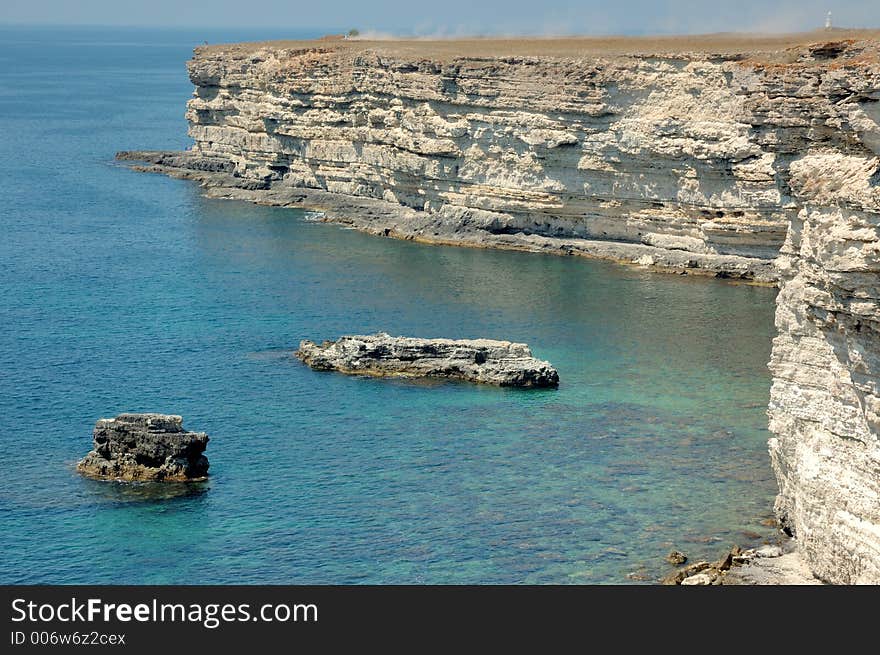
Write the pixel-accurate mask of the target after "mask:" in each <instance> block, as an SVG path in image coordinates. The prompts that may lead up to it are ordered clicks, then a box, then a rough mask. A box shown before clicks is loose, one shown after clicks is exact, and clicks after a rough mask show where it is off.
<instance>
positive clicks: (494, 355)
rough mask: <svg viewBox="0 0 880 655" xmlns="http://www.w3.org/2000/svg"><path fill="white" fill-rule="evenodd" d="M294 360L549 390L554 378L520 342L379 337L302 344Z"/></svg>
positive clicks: (361, 371) (327, 367)
mask: <svg viewBox="0 0 880 655" xmlns="http://www.w3.org/2000/svg"><path fill="white" fill-rule="evenodd" d="M296 356H297V357H298V358H299V359H301V360H302V361H303V362H304V363H306V364H308V365H309V366H310V367H312V368H313V369H316V370H320V371H339V372H342V373H349V374H355V375H370V376H375V377H414V378H445V379H454V380H465V381H469V382H477V383H480V384H492V385H497V386H501V387H555V386H557V385H558V384H559V374H558V373H557V371H556V369H555V368H553V367H552V366H551V365H550V363H549V362H545V361H542V360H539V359H536V358H535V357H533V356H532V351H531V350H529V347H528V346H527V345H526V344H524V343H511V342H510V341H495V340H492V339H460V340H452V339H418V338H413V337H392V336H391V335H388V334H385V333H380V334H374V335H369V336H345V337H342V338H340V339H339V340H337V341H325V342H323V343H322V344H316V343H314V342H312V341H307V340H306V341H303V342H301V343H300V345H299V350H297V351H296Z"/></svg>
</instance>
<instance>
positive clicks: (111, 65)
mask: <svg viewBox="0 0 880 655" xmlns="http://www.w3.org/2000/svg"><path fill="white" fill-rule="evenodd" d="M265 36H284V34H282V33H278V34H274V35H265V34H260V35H246V34H234V33H229V34H227V35H211V37H210V38H212V39H214V38H216V39H217V40H220V39H221V38H223V37H225V40H235V39H240V38H256V37H260V38H262V37H265ZM207 38H209V37H208V36H206V35H203V34H195V33H188V32H183V31H168V32H150V31H135V30H125V31H116V32H114V31H109V30H74V31H62V30H28V29H2V30H0V124H2V126H3V135H2V137H0V198H2V200H0V206H2V208H3V211H2V218H0V220H2V226H3V238H2V245H0V287H2V290H3V302H2V305H0V325H2V331H0V439H2V443H3V453H4V457H3V459H2V464H0V466H2V476H0V550H2V552H3V556H2V558H0V582H3V583H362V582H369V583H421V582H427V583H508V582H513V583H520V582H526V583H596V582H602V583H608V582H611V583H622V582H629V581H630V580H629V579H628V578H627V574H629V573H632V572H637V573H640V574H642V575H647V576H656V575H659V574H660V573H662V572H663V569H664V565H663V564H662V562H661V559H662V556H663V555H664V554H665V553H666V552H667V551H668V550H669V549H670V548H672V547H676V548H679V549H681V550H684V551H685V552H687V553H689V554H691V555H692V556H699V555H705V556H714V555H717V554H720V552H721V551H722V550H723V549H724V548H725V547H727V546H728V545H730V544H732V543H744V542H745V541H748V540H749V539H754V538H755V535H754V534H748V533H757V534H760V535H767V536H769V534H770V529H769V528H766V527H762V526H761V525H760V520H761V519H762V518H765V517H766V516H767V515H768V514H769V510H770V505H771V502H772V497H773V493H774V483H773V480H772V474H771V472H770V469H769V463H768V458H767V454H766V439H767V437H768V433H767V431H766V429H765V425H766V417H765V406H766V401H767V396H768V389H769V375H768V373H767V370H766V367H765V362H766V361H767V359H768V357H769V350H770V340H771V337H772V333H773V328H772V314H773V300H774V293H775V292H774V291H773V290H772V289H765V288H755V287H748V286H735V285H731V284H726V283H723V282H720V281H714V280H707V279H688V278H681V277H678V276H671V275H657V274H654V275H652V274H648V273H645V272H642V271H639V270H635V269H628V268H622V267H617V266H614V265H610V264H605V263H601V262H592V261H588V260H583V259H567V258H556V257H549V256H541V255H532V254H524V253H510V252H491V251H478V250H467V249H457V248H446V247H431V246H424V245H418V244H413V243H405V242H399V241H393V240H387V239H379V238H375V237H370V236H365V235H363V234H360V233H357V232H353V231H347V230H343V229H340V228H338V227H335V226H329V225H323V224H318V223H314V222H309V221H308V220H307V218H308V217H307V215H305V214H304V213H302V212H299V211H294V210H284V209H277V208H266V207H258V206H253V205H248V204H244V203H238V202H231V201H218V200H208V199H205V198H202V197H201V196H200V194H199V190H198V188H197V187H196V186H195V185H193V184H191V183H187V182H183V181H179V180H172V179H168V178H164V177H160V176H153V175H144V174H138V173H134V172H131V171H129V170H127V169H125V168H123V167H121V166H117V165H115V164H114V163H113V161H112V157H113V153H114V152H115V151H116V150H119V149H127V148H183V147H185V146H186V145H187V144H188V141H187V138H186V134H185V129H186V125H185V122H184V120H183V117H182V114H183V105H184V102H185V101H186V98H187V97H188V96H189V94H190V92H191V87H190V83H189V81H188V80H187V78H186V73H185V69H184V65H183V63H184V61H185V59H186V58H188V56H189V53H190V50H191V47H192V45H193V44H194V43H200V42H201V41H202V40H204V39H207ZM378 330H386V331H388V332H391V333H395V334H411V335H421V336H449V337H492V338H505V339H514V340H521V341H525V342H528V343H529V344H531V346H532V348H533V350H534V351H535V353H536V354H537V355H538V356H540V357H542V358H546V359H549V360H550V361H552V362H553V363H554V364H555V365H556V366H557V367H558V369H559V372H560V376H561V378H562V384H561V386H560V388H559V390H558V391H547V392H523V391H516V390H502V389H494V388H482V387H475V386H470V385H465V384H449V385H438V384H424V383H415V382H403V381H381V380H371V379H359V378H351V377H345V376H341V375H336V374H327V373H324V374H320V373H315V372H312V371H310V370H309V369H307V368H305V367H303V366H301V365H300V364H299V363H298V362H296V361H295V360H293V359H292V358H291V357H290V352H291V350H292V349H293V348H295V346H296V344H297V343H298V342H299V340H300V339H302V338H314V339H323V338H332V337H335V336H338V335H340V334H344V333H353V332H354V333H356V332H374V331H378ZM122 411H161V412H168V413H179V414H182V415H183V416H184V419H185V426H186V427H188V428H190V429H197V430H205V431H207V432H208V433H209V434H210V435H211V443H210V445H209V448H208V453H207V454H208V455H209V458H210V460H211V472H212V479H211V480H210V482H208V483H206V484H204V485H195V486H192V487H185V486H183V487H178V486H171V487H165V488H158V489H157V488H154V487H149V486H146V487H134V488H131V487H125V486H121V485H117V484H112V483H100V482H94V481H89V480H84V479H81V478H80V477H79V476H77V475H76V473H75V472H74V470H73V465H74V463H75V461H76V459H77V458H78V457H80V456H82V455H83V454H85V452H86V451H88V450H89V448H90V442H91V428H92V426H93V424H94V421H95V420H96V419H97V418H99V417H102V416H113V415H115V414H117V413H119V412H122ZM744 532H745V533H746V534H744Z"/></svg>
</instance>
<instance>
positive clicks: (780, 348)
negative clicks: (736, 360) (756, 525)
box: [770, 154, 880, 584]
mask: <svg viewBox="0 0 880 655" xmlns="http://www.w3.org/2000/svg"><path fill="white" fill-rule="evenodd" d="M878 172H880V160H878V159H877V158H876V157H860V156H843V155H837V154H822V155H812V156H807V157H804V158H802V159H801V160H799V161H798V162H797V164H796V165H795V166H793V171H792V173H793V174H792V186H793V187H794V190H795V194H796V195H797V197H798V198H799V199H800V202H801V204H802V209H801V210H800V211H799V213H798V215H797V216H796V217H794V218H793V219H792V223H791V228H790V230H789V232H788V237H787V239H786V242H785V245H784V247H783V249H782V256H781V257H780V258H779V262H778V263H779V268H780V274H781V280H780V282H781V285H780V292H779V297H778V300H777V311H776V325H777V328H778V330H779V335H778V336H777V337H776V339H775V340H774V342H773V355H772V360H771V363H770V368H771V370H772V371H773V387H772V391H771V400H770V418H771V423H770V428H771V430H772V431H773V432H774V433H775V434H776V437H775V438H773V439H771V440H770V454H771V459H772V462H773V468H774V470H775V471H776V477H777V479H778V481H779V489H780V493H779V496H778V498H777V501H776V511H777V514H778V516H779V518H780V519H781V521H782V523H783V525H784V526H786V527H787V528H788V529H789V530H790V531H791V532H792V533H794V534H795V536H796V537H797V540H798V542H799V544H800V550H801V553H802V554H803V555H804V557H805V559H806V560H807V563H808V564H809V565H810V567H811V568H812V570H813V572H814V573H815V574H816V575H817V576H818V577H820V578H821V579H823V580H826V581H829V582H839V583H874V584H877V583H880V441H878V437H880V186H878V182H880V179H878V178H880V174H878Z"/></svg>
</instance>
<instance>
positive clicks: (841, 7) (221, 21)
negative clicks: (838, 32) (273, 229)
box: [0, 0, 880, 36]
mask: <svg viewBox="0 0 880 655" xmlns="http://www.w3.org/2000/svg"><path fill="white" fill-rule="evenodd" d="M829 10H830V11H832V13H833V20H834V24H835V25H836V26H840V27H875V28H876V27H880V0H849V1H846V0H841V1H838V2H835V1H833V0H779V1H773V0H765V1H763V2H762V1H759V0H728V1H726V2H720V1H719V0H714V1H709V2H695V1H693V0H668V1H665V2H664V1H662V0H581V1H580V2H572V1H571V0H433V1H431V2H425V1H424V0H421V1H420V0H385V1H383V0H376V1H373V2H370V1H369V0H335V1H334V0H310V1H308V2H303V1H301V0H251V1H246V0H140V1H136V0H0V23H6V24H10V23H11V24H22V23H24V24H47V25H119V26H121V25H126V26H143V27H156V26H162V27H212V28H213V27H218V28H230V27H240V28H258V27H272V28H276V29H277V28H282V27H285V26H289V27H290V29H291V30H295V31H304V30H322V29H326V30H328V31H336V32H338V31H347V30H348V29H350V28H357V29H358V30H360V31H361V32H363V33H368V32H374V33H377V34H389V35H398V36H402V35H420V36H464V35H477V34H495V35H502V34H536V35H557V34H558V35H564V34H670V33H673V34H675V33H677V34H686V33H690V34H695V33H711V32H725V31H760V32H791V31H801V30H809V29H814V28H817V27H821V26H822V25H824V22H825V15H826V14H827V12H828V11H829Z"/></svg>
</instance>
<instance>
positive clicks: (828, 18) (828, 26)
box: [825, 11, 832, 30]
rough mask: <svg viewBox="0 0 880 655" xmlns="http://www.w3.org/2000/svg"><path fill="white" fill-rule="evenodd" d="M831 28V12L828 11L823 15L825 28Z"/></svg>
mask: <svg viewBox="0 0 880 655" xmlns="http://www.w3.org/2000/svg"><path fill="white" fill-rule="evenodd" d="M831 28H832V25H831V12H830V11H829V12H828V15H827V16H826V17H825V29H826V30H830V29H831Z"/></svg>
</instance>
